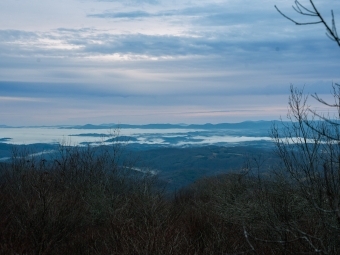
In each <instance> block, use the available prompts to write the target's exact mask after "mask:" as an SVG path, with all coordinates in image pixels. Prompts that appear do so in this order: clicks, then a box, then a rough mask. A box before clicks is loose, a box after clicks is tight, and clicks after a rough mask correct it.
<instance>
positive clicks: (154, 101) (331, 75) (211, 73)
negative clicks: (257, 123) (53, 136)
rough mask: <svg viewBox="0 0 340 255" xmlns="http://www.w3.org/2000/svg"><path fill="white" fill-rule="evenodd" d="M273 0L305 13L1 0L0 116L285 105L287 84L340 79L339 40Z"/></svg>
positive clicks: (193, 4)
mask: <svg viewBox="0 0 340 255" xmlns="http://www.w3.org/2000/svg"><path fill="white" fill-rule="evenodd" d="M301 2H302V3H306V5H307V4H308V2H309V1H307V0H301ZM315 3H316V5H317V6H320V10H321V12H322V13H323V14H324V15H325V17H326V19H327V20H329V21H330V9H333V10H334V11H335V15H336V16H338V21H339V20H340V3H339V1H331V0H328V1H326V0H315ZM275 4H276V5H277V6H278V7H280V8H281V10H282V11H284V12H285V13H286V14H288V15H290V16H292V17H296V18H297V19H300V18H301V17H299V16H297V15H296V14H295V12H294V10H293V9H292V8H291V6H292V4H293V0H291V1H289V0H256V1H254V0H195V1H191V0H124V1H119V0H58V1H55V0H43V1H42V0H30V1H23V0H1V1H0V124H7V125H54V124H86V123H93V124H100V123H131V124H144V123H207V122H210V123H219V122H239V121H244V120H271V119H279V118H280V116H282V117H285V115H286V112H287V102H288V93H289V86H290V84H294V85H296V86H299V87H302V86H303V85H305V90H307V91H309V92H317V93H320V94H324V93H326V94H327V93H329V91H330V89H331V84H332V82H340V71H339V59H340V49H339V47H337V45H336V44H335V43H334V42H332V41H331V40H329V39H328V38H327V37H326V35H325V29H324V27H322V26H321V25H316V26H295V25H294V24H293V23H291V22H289V21H288V20H286V19H284V18H283V17H282V16H280V15H279V14H278V12H277V11H276V10H275V8H274V5H275ZM337 14H338V15H337Z"/></svg>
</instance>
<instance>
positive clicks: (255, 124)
mask: <svg viewBox="0 0 340 255" xmlns="http://www.w3.org/2000/svg"><path fill="white" fill-rule="evenodd" d="M274 124H275V125H280V124H281V121H277V120H274V121H264V120H261V121H243V122H239V123H218V124H211V123H206V124H188V125H186V124H168V123H164V124H145V125H133V124H114V123H111V124H100V125H93V124H86V125H75V126H67V127H66V126H60V128H71V129H108V128H113V129H117V128H118V129H119V128H141V129H174V128H176V129H254V128H255V129H269V128H271V127H272V126H273V125H274Z"/></svg>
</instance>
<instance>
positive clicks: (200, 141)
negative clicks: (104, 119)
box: [0, 127, 271, 147]
mask: <svg viewBox="0 0 340 255" xmlns="http://www.w3.org/2000/svg"><path fill="white" fill-rule="evenodd" d="M270 140H271V138H270V137H269V136H262V135H259V133H258V132H257V130H253V131H252V130H238V131H237V130H229V129H214V130H209V129H185V128H178V129H176V128H167V129H145V128H121V129H119V130H112V129H91V130H88V129H76V128H58V127H21V128H0V142H1V143H6V144H15V145H24V144H25V145H27V144H38V143H44V144H65V145H85V144H92V145H98V144H110V143H112V142H124V143H130V144H145V145H164V146H166V145H168V146H179V147H181V146H188V145H191V146H194V145H198V146H202V145H223V144H226V143H240V142H252V141H270Z"/></svg>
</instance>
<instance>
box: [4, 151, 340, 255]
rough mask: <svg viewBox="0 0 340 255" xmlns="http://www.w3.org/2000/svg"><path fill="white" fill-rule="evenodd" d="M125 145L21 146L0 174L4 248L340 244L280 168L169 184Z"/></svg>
mask: <svg viewBox="0 0 340 255" xmlns="http://www.w3.org/2000/svg"><path fill="white" fill-rule="evenodd" d="M119 151H120V149H119V148H118V149H117V148H116V147H115V148H112V151H110V150H108V149H107V147H96V148H91V147H88V148H78V147H68V146H61V147H60V150H59V153H58V155H57V156H56V158H55V159H53V158H52V159H49V160H45V159H42V158H41V157H40V158H39V157H38V158H37V157H33V156H29V154H28V153H22V152H20V153H17V152H14V154H13V158H12V161H11V163H9V164H3V167H2V172H1V179H0V254H27V255H29V254H81V255H84V254H299V253H301V254H319V253H321V254H339V252H340V240H339V233H338V231H337V228H335V227H334V228H332V226H337V222H334V221H335V220H336V218H334V217H321V216H320V212H319V210H316V209H315V207H314V206H312V205H311V204H310V203H309V201H308V196H306V195H305V194H304V193H303V192H301V190H300V189H299V188H298V187H297V186H296V185H294V183H292V182H290V180H289V179H286V178H285V177H284V176H283V175H280V174H276V175H273V176H272V177H271V176H267V177H265V178H263V177H261V178H260V176H258V175H255V174H252V172H251V171H246V172H243V173H241V172H240V173H234V174H226V175H220V176H215V177H210V178H206V179H202V180H200V181H197V182H196V183H194V184H192V185H191V186H189V187H186V188H185V189H182V190H179V191H177V192H175V193H174V194H168V193H166V192H165V191H164V189H163V188H162V185H160V184H159V182H158V181H157V180H156V179H155V178H154V177H152V176H150V175H147V174H140V173H138V172H137V173H136V172H133V171H131V163H132V162H119V160H120V157H119V153H120V152H119ZM248 170H251V169H248ZM255 172H256V171H255Z"/></svg>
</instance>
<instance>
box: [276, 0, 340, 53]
mask: <svg viewBox="0 0 340 255" xmlns="http://www.w3.org/2000/svg"><path fill="white" fill-rule="evenodd" d="M309 3H310V6H306V5H304V4H301V3H300V2H299V1H298V0H295V1H294V5H293V9H294V10H295V11H296V12H297V13H298V14H300V15H302V16H307V17H310V18H311V20H310V21H307V22H300V21H297V20H295V19H292V18H290V17H289V16H287V15H286V14H284V13H283V12H282V11H281V10H280V9H279V8H278V7H277V6H276V5H275V8H276V10H277V11H278V12H279V13H280V14H281V15H282V16H283V17H285V18H286V19H288V20H290V21H292V22H293V23H294V24H295V25H315V24H322V25H324V27H325V28H326V30H327V31H326V35H327V36H328V37H329V38H330V39H331V40H333V41H335V42H336V43H337V44H338V46H339V47H340V38H339V35H338V32H337V29H336V24H335V18H334V12H333V10H331V15H332V21H331V23H328V22H327V21H326V20H325V18H324V17H323V15H322V14H321V13H320V11H319V9H318V7H317V6H316V5H315V4H314V1H313V0H309Z"/></svg>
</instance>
